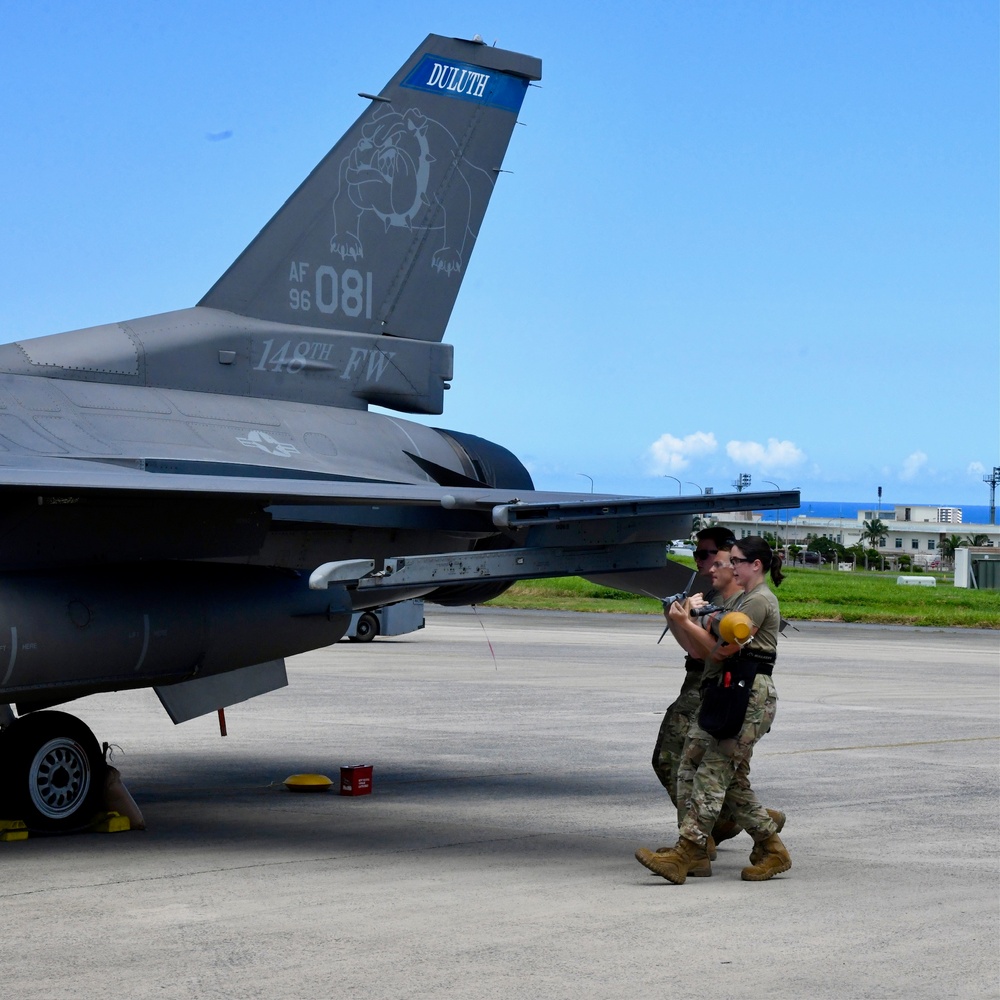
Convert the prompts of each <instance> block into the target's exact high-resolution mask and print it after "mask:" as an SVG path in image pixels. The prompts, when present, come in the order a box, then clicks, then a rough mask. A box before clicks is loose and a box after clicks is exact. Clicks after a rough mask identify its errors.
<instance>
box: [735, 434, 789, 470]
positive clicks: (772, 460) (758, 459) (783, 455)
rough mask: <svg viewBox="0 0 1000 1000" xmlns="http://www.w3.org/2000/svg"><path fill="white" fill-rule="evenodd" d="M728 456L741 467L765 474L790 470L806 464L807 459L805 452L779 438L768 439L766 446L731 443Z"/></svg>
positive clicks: (749, 442)
mask: <svg viewBox="0 0 1000 1000" xmlns="http://www.w3.org/2000/svg"><path fill="white" fill-rule="evenodd" d="M726 454H727V455H728V456H729V457H730V458H731V459H732V460H733V461H734V462H737V463H739V464H740V465H743V466H749V467H750V468H757V469H760V470H761V471H763V472H769V471H771V470H772V469H790V468H791V467H792V466H793V465H798V464H799V463H800V462H804V461H805V457H806V454H805V452H804V451H802V449H801V448H799V447H798V446H797V445H795V444H793V443H792V442H791V441H779V440H778V439H777V438H768V439H767V444H766V445H762V444H760V443H759V442H757V441H730V442H729V444H727V445H726Z"/></svg>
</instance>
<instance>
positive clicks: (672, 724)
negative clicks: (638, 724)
mask: <svg viewBox="0 0 1000 1000" xmlns="http://www.w3.org/2000/svg"><path fill="white" fill-rule="evenodd" d="M704 670H705V661H704V660H696V659H695V658H694V657H693V656H687V657H685V658H684V671H685V672H684V683H683V684H681V693H680V694H679V695H678V696H677V700H676V701H675V702H673V704H672V705H671V706H670V707H669V708H668V709H667V713H666V715H664V716H663V721H662V722H661V723H660V732H659V734H658V735H657V737H656V744H655V745H654V747H653V770H654V771H655V772H656V776H657V777H658V778H659V779H660V784H661V785H663V787H664V788H665V789H666V790H667V792H668V793H669V795H670V801H671V802H673V804H674V805H675V806H676V805H677V771H678V768H679V767H680V762H681V751H682V750H683V749H684V740H685V739H686V738H687V734H688V731H689V730H690V729H691V726H693V725H694V724H696V723H697V721H698V709H699V708H700V707H701V677H702V674H703V673H704Z"/></svg>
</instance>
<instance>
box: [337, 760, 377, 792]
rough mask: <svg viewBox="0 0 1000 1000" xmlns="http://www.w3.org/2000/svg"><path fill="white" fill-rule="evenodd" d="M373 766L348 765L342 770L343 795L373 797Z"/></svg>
mask: <svg viewBox="0 0 1000 1000" xmlns="http://www.w3.org/2000/svg"><path fill="white" fill-rule="evenodd" d="M373 766H374V765H372V764H348V765H347V766H346V767H342V768H341V769H340V794H341V795H371V793H372V767H373Z"/></svg>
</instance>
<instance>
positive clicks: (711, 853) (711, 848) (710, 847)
mask: <svg viewBox="0 0 1000 1000" xmlns="http://www.w3.org/2000/svg"><path fill="white" fill-rule="evenodd" d="M742 829H743V828H742V827H737V828H736V832H737V833H739V832H740V830H742ZM672 850H673V847H670V846H667V847H658V848H657V849H656V852H655V853H657V854H666V853H667V851H672ZM705 853H706V854H707V855H708V860H709V861H714V860H715V859H716V858H717V857H718V856H719V852H718V851H717V850H716V849H715V838H714V837H707V838H706V839H705Z"/></svg>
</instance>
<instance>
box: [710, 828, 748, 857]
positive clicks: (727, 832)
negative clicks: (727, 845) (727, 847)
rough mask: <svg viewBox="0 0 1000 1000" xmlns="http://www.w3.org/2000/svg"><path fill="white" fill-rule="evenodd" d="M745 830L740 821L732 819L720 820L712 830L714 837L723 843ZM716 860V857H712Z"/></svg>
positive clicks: (719, 842) (718, 842) (716, 840)
mask: <svg viewBox="0 0 1000 1000" xmlns="http://www.w3.org/2000/svg"><path fill="white" fill-rule="evenodd" d="M742 832H743V827H742V826H740V825H739V823H734V822H733V821H732V820H731V819H724V820H720V821H719V822H718V823H716V824H715V827H714V828H713V830H712V839H713V840H714V841H715V842H716V843H717V844H721V843H722V842H723V841H724V840H732V839H733V837H735V836H737V835H738V834H740V833H742ZM712 860H713V861H714V860H715V859H714V858H713V859H712Z"/></svg>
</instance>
